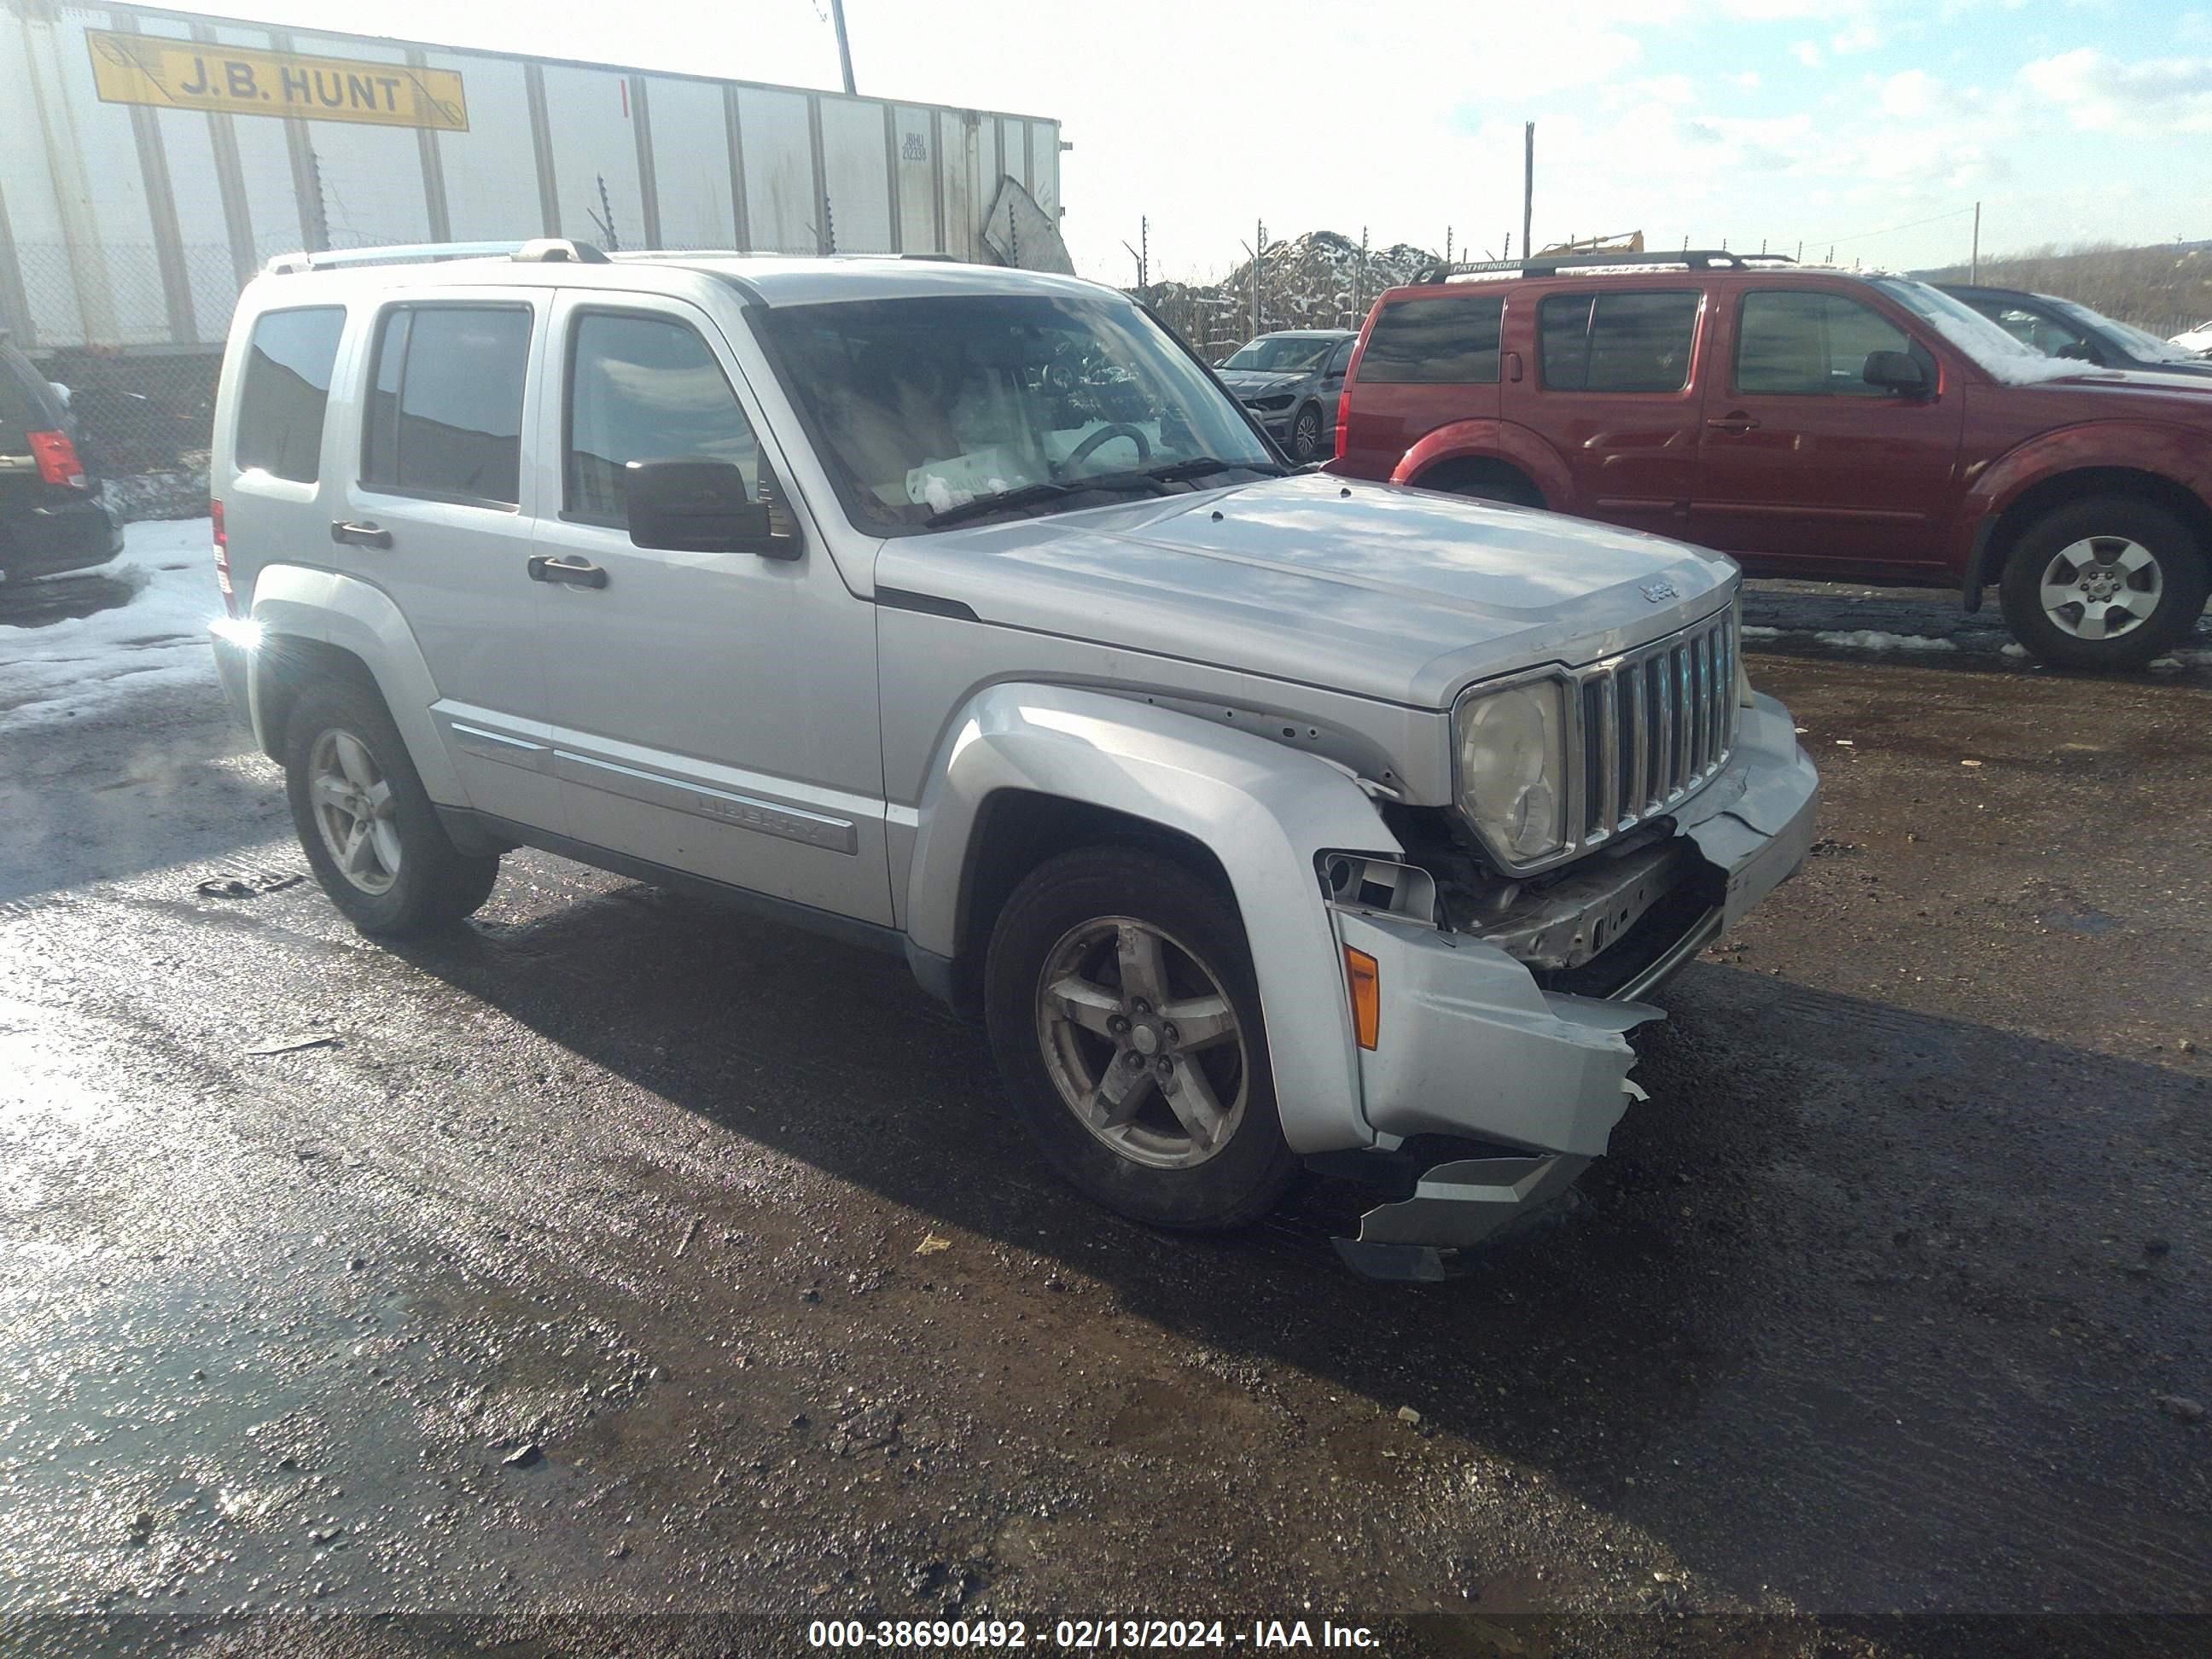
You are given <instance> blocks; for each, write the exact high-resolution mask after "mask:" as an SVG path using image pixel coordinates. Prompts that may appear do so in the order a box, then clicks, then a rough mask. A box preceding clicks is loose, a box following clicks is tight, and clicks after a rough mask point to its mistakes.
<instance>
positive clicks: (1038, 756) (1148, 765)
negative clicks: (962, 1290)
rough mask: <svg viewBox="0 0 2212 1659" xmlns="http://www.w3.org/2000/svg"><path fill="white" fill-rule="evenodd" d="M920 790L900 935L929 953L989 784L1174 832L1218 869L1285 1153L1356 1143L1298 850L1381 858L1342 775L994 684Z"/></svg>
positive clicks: (963, 945)
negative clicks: (1262, 1039)
mask: <svg viewBox="0 0 2212 1659" xmlns="http://www.w3.org/2000/svg"><path fill="white" fill-rule="evenodd" d="M947 731H948V736H947V738H945V744H944V747H943V749H942V750H940V752H939V755H938V756H937V757H936V759H935V761H934V762H933V764H932V766H931V769H930V774H929V777H928V780H927V782H926V784H925V785H924V787H923V791H922V799H921V808H920V811H919V819H920V823H919V827H918V831H917V834H916V837H915V850H914V860H913V864H912V866H911V870H910V872H909V875H908V892H907V905H906V911H905V914H906V915H907V917H908V925H907V932H908V938H909V939H911V941H912V942H913V944H914V945H915V946H917V947H918V948H920V949H921V950H924V951H932V952H934V953H936V954H937V955H939V956H943V957H951V956H954V955H956V954H957V953H958V952H959V951H963V950H967V949H980V948H981V941H979V940H969V939H962V938H961V937H960V936H959V929H960V919H961V914H962V908H963V882H964V878H965V875H966V872H967V869H968V864H969V858H968V854H969V845H970V843H971V841H972V839H973V837H974V836H975V830H976V826H977V824H978V823H979V821H980V819H981V814H982V811H983V808H984V804H985V803H986V802H987V800H988V799H990V797H991V796H992V795H994V794H995V793H999V792H1000V791H1002V790H1020V791H1024V792H1027V793H1035V794H1042V795H1049V796H1056V797H1059V798H1060V799H1067V800H1074V801H1081V802H1085V803H1087V804H1090V805H1096V806H1100V807H1104V808H1107V809H1109V810H1110V811H1116V812H1121V813H1126V814H1127V815H1128V816H1130V817H1135V818H1139V819H1143V820H1145V821H1146V822H1149V823H1157V824H1158V825H1160V826H1162V827H1163V828H1164V829H1170V830H1175V831H1177V832H1179V833H1181V834H1182V835H1185V836H1189V837H1191V838H1192V839H1193V840H1194V841H1197V842H1200V844H1201V845H1203V846H1205V847H1207V848H1211V849H1212V852H1213V854H1214V856H1215V857H1217V858H1218V859H1219V860H1220V861H1221V866H1222V868H1223V869H1224V870H1225V871H1226V872H1228V876H1229V884H1230V887H1231V891H1232V893H1233V894H1234V896H1235V897H1236V900H1237V909H1238V910H1239V912H1240V913H1241V914H1242V915H1243V921H1244V931H1245V936H1246V939H1247V941H1248V942H1249V945H1250V947H1251V951H1252V965H1253V969H1254V971H1255V975H1256V977H1257V979H1258V981H1259V987H1260V1000H1261V1006H1262V1007H1263V1009H1264V1010H1265V1011H1266V1013H1267V1052H1268V1057H1269V1059H1270V1060H1272V1061H1273V1070H1274V1074H1275V1097H1276V1102H1277V1104H1278V1107H1279V1109H1280V1112H1281V1115H1282V1122H1283V1133H1284V1134H1285V1137H1286V1138H1287V1139H1289V1141H1290V1144H1291V1150H1292V1151H1294V1152H1301V1153H1305V1152H1330V1151H1336V1150H1340V1149H1343V1148H1348V1147H1353V1146H1366V1145H1369V1144H1370V1143H1371V1142H1372V1140H1373V1139H1374V1134H1373V1132H1372V1131H1371V1130H1370V1128H1369V1127H1368V1126H1367V1122H1366V1118H1365V1115H1364V1113H1363V1112H1362V1110H1361V1108H1360V1093H1359V1066H1358V1048H1357V1046H1356V1045H1355V1042H1354V1040H1353V1036H1352V1016H1351V1009H1350V1004H1349V1002H1348V1000H1347V998H1346V993H1345V985H1344V970H1343V966H1342V962H1341V959H1340V955H1339V951H1338V946H1337V943H1336V939H1335V935H1334V932H1333V931H1332V929H1331V927H1330V926H1329V918H1328V909H1327V907H1326V905H1325V903H1324V902H1323V900H1322V893H1321V889H1320V885H1319V882H1318V880H1317V878H1316V872H1315V866H1314V858H1315V855H1316V854H1318V853H1321V852H1322V851H1334V850H1344V851H1352V852H1369V853H1374V854H1380V855H1384V856H1391V857H1395V856H1399V855H1400V854H1401V850H1402V849H1401V848H1400V847H1399V845H1398V842H1397V839H1396V837H1395V836H1392V835H1391V833H1390V831H1389V829H1387V828H1386V827H1385V826H1384V824H1383V820H1382V818H1381V817H1380V816H1379V815H1378V814H1377V813H1376V810H1375V807H1374V805H1373V803H1372V802H1370V800H1369V799H1367V797H1366V795H1365V793H1364V792H1363V791H1362V790H1361V789H1360V787H1359V786H1358V783H1357V782H1356V781H1354V780H1353V779H1352V777H1351V776H1350V775H1347V774H1346V773H1345V772H1343V771H1341V770H1340V769H1338V768H1336V767H1334V766H1332V765H1330V764H1329V763H1328V762H1326V761H1323V760H1320V759H1318V758H1316V757H1314V756H1311V755H1306V754H1300V753H1298V752H1297V751H1296V750H1290V749H1285V748H1284V747H1283V746H1282V745H1281V744H1275V743H1271V742H1269V741H1268V740H1267V738H1262V737H1260V736H1258V735H1256V734H1255V733H1252V732H1239V731H1235V730H1232V729H1230V728H1228V727H1225V726H1214V725H1212V724H1210V723H1209V722H1207V721H1205V720H1199V719H1197V718H1196V717H1194V716H1193V715H1189V714H1181V713H1178V712H1176V711H1175V710H1172V709H1166V708H1157V707H1155V706H1153V705H1152V704H1149V703H1143V702H1132V701H1130V700H1128V699H1126V698H1122V697H1117V696H1111V695H1109V694H1108V693H1105V692H1100V691H1088V690H1079V689H1077V688H1073V687H1068V686H1055V685H1040V684H1021V683H1012V684H1000V685H995V686H993V687H991V688H989V689H988V690H985V691H983V692H981V693H980V694H979V695H977V696H976V697H975V699H974V700H973V701H972V702H969V704H968V706H967V707H966V708H964V709H963V710H962V711H961V713H960V714H959V715H958V716H957V718H956V719H955V720H953V721H952V722H951V725H950V726H949V727H948V728H947Z"/></svg>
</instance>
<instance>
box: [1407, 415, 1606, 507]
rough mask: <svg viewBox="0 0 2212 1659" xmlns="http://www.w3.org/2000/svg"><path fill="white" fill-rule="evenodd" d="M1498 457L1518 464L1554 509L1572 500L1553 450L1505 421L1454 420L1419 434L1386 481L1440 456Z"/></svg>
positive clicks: (1412, 475)
mask: <svg viewBox="0 0 2212 1659" xmlns="http://www.w3.org/2000/svg"><path fill="white" fill-rule="evenodd" d="M1456 460H1486V461H1504V462H1505V463H1506V464H1507V465H1510V466H1515V467H1518V468H1519V469H1520V470H1521V471H1523V472H1525V473H1527V474H1528V477H1530V478H1531V479H1532V480H1534V483H1535V485H1536V488H1537V489H1541V490H1542V491H1543V492H1544V501H1545V504H1546V505H1547V507H1551V508H1552V509H1553V511H1554V512H1557V511H1559V510H1560V509H1561V508H1562V507H1565V505H1566V504H1567V503H1568V502H1570V501H1573V500H1574V480H1573V479H1572V478H1571V477H1570V476H1569V475H1568V472H1567V465H1566V463H1565V461H1563V460H1561V459H1559V454H1558V452H1556V451H1555V450H1553V447H1551V446H1550V445H1549V444H1547V443H1546V442H1545V441H1543V440H1542V439H1541V438H1539V437H1538V436H1536V435H1535V434H1534V433H1533V432H1531V431H1529V430H1528V428H1526V427H1522V426H1516V425H1514V424H1513V422H1510V421H1493V420H1480V421H1455V422H1452V423H1451V424H1450V425H1449V426H1440V427H1438V428H1437V429H1436V430H1435V431H1433V432H1430V433H1426V434H1425V435H1423V436H1422V438H1421V440H1420V441H1419V443H1417V444H1415V445H1414V446H1413V447H1412V448H1411V449H1409V450H1407V452H1406V454H1405V458H1404V459H1402V460H1401V461H1400V462H1399V463H1398V465H1397V466H1396V468H1395V470H1394V471H1392V472H1391V474H1390V482H1391V483H1414V482H1416V481H1417V480H1418V479H1419V477H1420V476H1421V475H1422V474H1423V473H1425V472H1426V471H1430V470H1431V468H1433V467H1436V466H1437V465H1442V464H1443V462H1446V461H1456Z"/></svg>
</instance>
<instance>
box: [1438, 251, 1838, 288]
mask: <svg viewBox="0 0 2212 1659" xmlns="http://www.w3.org/2000/svg"><path fill="white" fill-rule="evenodd" d="M1796 263H1797V262H1796V260H1795V259H1792V258H1790V256H1789V255H1788V254H1786V253H1735V252H1730V251H1729V249H1727V248H1724V247H1688V248H1684V249H1682V250H1681V251H1680V252H1674V250H1673V249H1662V250H1660V251H1658V252H1649V253H1634V252H1620V251H1616V250H1613V249H1607V250H1606V251H1605V252H1592V253H1540V254H1538V255H1536V256H1535V258H1533V259H1486V260H1480V261H1477V262H1475V263H1474V264H1468V263H1465V262H1460V263H1455V264H1443V263H1442V262H1441V261H1439V262H1438V263H1437V264H1432V265H1427V266H1425V267H1423V268H1422V269H1421V270H1417V271H1415V272H1414V273H1413V282H1414V283H1417V284H1418V283H1441V282H1443V281H1445V280H1447V279H1448V278H1450V277H1453V276H1504V275H1506V274H1508V273H1511V274H1514V275H1517V276H1558V275H1559V273H1560V272H1561V271H1563V270H1605V269H1606V268H1607V267H1608V266H1612V267H1616V268H1617V267H1621V266H1626V267H1630V268H1632V269H1635V270H1748V269H1750V268H1751V267H1753V266H1754V265H1777V264H1780V265H1791V264H1796Z"/></svg>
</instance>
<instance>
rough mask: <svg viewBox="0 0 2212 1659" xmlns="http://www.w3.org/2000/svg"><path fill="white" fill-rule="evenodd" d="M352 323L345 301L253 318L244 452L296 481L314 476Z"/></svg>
mask: <svg viewBox="0 0 2212 1659" xmlns="http://www.w3.org/2000/svg"><path fill="white" fill-rule="evenodd" d="M344 331H345V309H344V307H342V306H317V307H313V308H312V309H309V310H305V311H271V312H269V313H265V314H264V316H263V317H262V318H261V319H260V320H259V321H258V322H256V323H255V324H254V325H253V338H252V342H251V343H250V344H249V345H248V346H247V348H246V379H245V383H244V386H243V389H242V390H241V391H240V393H239V397H238V445H237V453H236V459H237V462H238V465H239V468H240V471H245V470H246V469H247V468H250V467H259V468H260V469H261V470H262V471H264V472H269V473H273V474H274V475H275V476H276V477H279V478H289V479H291V480H292V481H293V482H294V483H314V482H315V475H316V473H317V471H319V462H320V460H321V459H322V453H323V416H324V415H325V412H326V411H327V410H329V408H330V401H331V366H332V365H333V364H335V363H336V362H337V358H338V336H339V335H340V334H342V333H343V332H344Z"/></svg>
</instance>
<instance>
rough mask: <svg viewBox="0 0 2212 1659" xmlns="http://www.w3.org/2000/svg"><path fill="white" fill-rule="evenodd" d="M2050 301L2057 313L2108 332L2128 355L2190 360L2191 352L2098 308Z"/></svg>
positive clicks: (2152, 359) (2155, 360) (2157, 360)
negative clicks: (2095, 309)
mask: <svg viewBox="0 0 2212 1659" xmlns="http://www.w3.org/2000/svg"><path fill="white" fill-rule="evenodd" d="M2051 307H2052V308H2053V309H2055V310H2056V311H2057V313H2059V314H2060V315H2061V316H2063V317H2069V318H2071V319H2073V320H2074V321H2075V322H2076V323H2079V324H2080V325H2081V326H2082V327H2084V328H2093V329H2096V330H2099V331H2101V332H2103V333H2106V334H2109V335H2111V336H2112V337H2113V338H2114V339H2116V340H2118V342H2119V343H2121V344H2122V345H2123V346H2124V347H2126V348H2127V350H2128V355H2129V356H2134V357H2140V358H2142V359H2143V360H2144V361H2145V362H2153V363H2185V362H2190V361H2191V354H2190V353H2188V352H2186V351H2184V350H2183V349H2181V348H2180V347H2179V346H2178V345H2176V344H2174V343H2173V342H2172V341H2171V340H2161V339H2160V338H2159V337H2158V336H2157V335H2155V334H2153V333H2151V332H2150V331H2148V329H2141V328H2137V327H2136V325H2134V324H2133V323H2124V322H2122V321H2120V319H2118V318H2117V317H2107V316H2106V315H2104V314H2103V313H2101V312H2095V311H2092V310H2090V309H2089V307H2087V306H2085V305H2076V304H2075V302H2074V301H2071V300H2053V301H2051Z"/></svg>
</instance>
